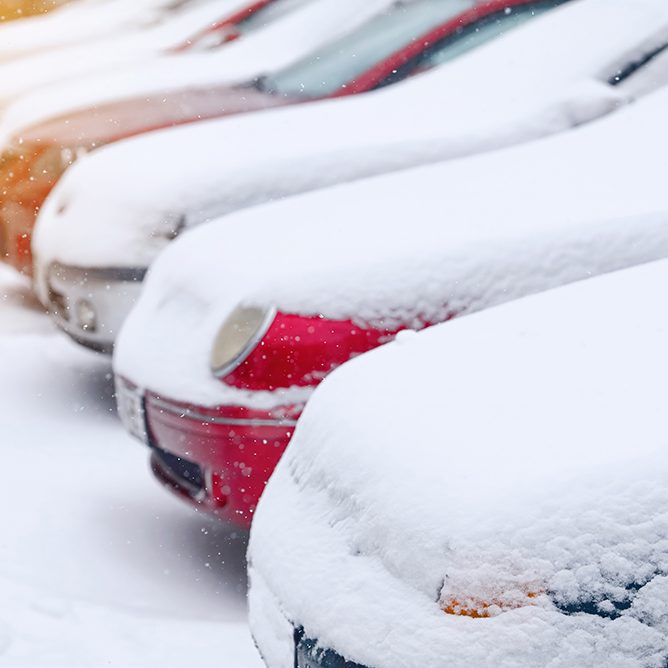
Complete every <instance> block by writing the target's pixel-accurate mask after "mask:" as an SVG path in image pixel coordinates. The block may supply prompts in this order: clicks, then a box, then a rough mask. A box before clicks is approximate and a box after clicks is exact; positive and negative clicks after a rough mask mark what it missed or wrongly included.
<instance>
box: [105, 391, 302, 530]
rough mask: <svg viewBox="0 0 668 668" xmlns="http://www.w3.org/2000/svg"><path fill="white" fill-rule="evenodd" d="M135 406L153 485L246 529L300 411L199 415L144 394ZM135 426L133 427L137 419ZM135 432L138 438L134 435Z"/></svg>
mask: <svg viewBox="0 0 668 668" xmlns="http://www.w3.org/2000/svg"><path fill="white" fill-rule="evenodd" d="M117 386H118V391H119V392H123V391H126V392H127V391H130V392H132V391H133V390H132V389H131V386H130V385H128V384H127V383H125V382H124V381H119V382H118V384H117ZM140 401H141V404H142V406H141V409H140V410H141V411H142V416H141V420H142V422H143V430H144V433H143V437H144V439H145V440H146V441H147V442H148V444H149V445H150V446H151V448H152V450H153V452H152V455H151V468H152V470H153V473H154V475H155V477H156V478H157V479H158V480H159V481H160V482H161V483H162V484H163V485H164V486H165V487H167V488H168V489H170V490H171V491H172V492H174V493H175V494H177V495H178V496H179V497H181V498H183V499H185V500H187V501H189V502H190V503H192V504H194V505H196V506H197V507H198V508H201V509H203V510H206V511H208V512H210V513H212V514H214V515H216V516H217V517H219V518H220V519H222V520H225V521H227V522H231V523H233V524H236V525H239V526H242V527H248V526H250V523H251V520H252V518H253V512H254V511H255V507H256V505H257V502H258V501H259V499H260V496H261V495H262V492H263V491H264V487H265V485H266V484H267V481H268V480H269V476H270V475H271V474H272V472H273V470H274V468H275V467H276V464H277V463H278V460H279V459H280V458H281V455H282V454H283V452H284V451H285V448H286V447H287V445H288V443H289V441H290V438H291V437H292V432H293V430H294V427H295V424H296V420H297V418H298V416H299V414H300V412H301V409H302V406H297V407H289V408H278V409H273V410H269V411H258V410H251V409H248V408H244V407H240V406H218V407H215V408H205V407H199V406H193V405H189V404H184V403H180V402H175V401H172V400H169V399H164V398H162V397H158V396H156V395H155V394H152V393H150V392H147V393H145V395H143V397H142V398H141V400H140ZM135 403H136V402H135ZM119 405H120V402H119ZM126 405H128V404H127V402H126ZM126 410H131V409H126ZM122 417H124V419H125V420H127V419H128V416H127V415H126V416H122ZM134 421H135V425H136V424H137V418H136V416H135V418H134ZM134 432H135V434H137V430H136V428H135V429H134Z"/></svg>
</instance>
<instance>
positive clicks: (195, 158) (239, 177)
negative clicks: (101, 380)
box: [33, 0, 668, 349]
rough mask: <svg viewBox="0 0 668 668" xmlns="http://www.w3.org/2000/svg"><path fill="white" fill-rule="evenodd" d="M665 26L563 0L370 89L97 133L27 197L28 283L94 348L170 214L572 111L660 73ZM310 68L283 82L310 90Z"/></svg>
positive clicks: (590, 113) (517, 129)
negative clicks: (55, 181)
mask: <svg viewBox="0 0 668 668" xmlns="http://www.w3.org/2000/svg"><path fill="white" fill-rule="evenodd" d="M507 20H510V19H509V18H508V19H507ZM511 23H512V22H511ZM598 34H600V35H605V39H592V35H598ZM566 35H568V38H567V39H566V38H565V36H566ZM667 41H668V8H667V7H666V5H665V2H664V0H641V1H640V2H638V3H629V2H627V1H626V0H624V1H621V0H574V1H573V2H570V3H568V4H566V5H565V6H562V7H558V8H556V9H553V10H552V11H550V12H547V13H546V14H545V15H543V16H539V17H537V18H536V19H535V20H533V21H531V22H529V23H528V24H526V25H523V26H518V27H517V28H515V29H514V30H512V31H508V34H505V35H502V36H500V37H498V38H497V39H495V40H492V41H490V42H489V43H487V44H484V45H481V46H480V47H479V48H477V49H475V50H473V51H471V52H470V53H467V54H465V55H464V56H462V57H461V58H458V59H457V61H456V62H452V63H447V64H445V65H443V66H441V67H437V68H434V70H432V71H431V72H427V73H425V74H422V75H421V76H419V77H414V78H412V79H410V80H407V81H404V82H402V83H400V84H399V85H397V86H392V87H390V88H387V89H386V90H380V91H374V92H372V93H369V94H366V95H364V96H358V97H355V98H347V99H339V100H328V101H324V102H318V103H317V104H313V105H301V106H298V107H293V108H291V109H279V110H274V111H272V112H271V113H270V114H254V115H250V116H246V117H243V118H241V117H239V118H232V119H229V118H228V119H225V120H224V121H209V122H205V123H201V124H197V126H192V127H189V128H174V129H170V130H168V131H164V132H159V133H154V134H153V135H152V136H146V137H138V138H134V139H132V140H131V141H128V142H123V143H122V144H121V143H119V144H116V145H114V146H108V147H104V148H102V149H101V150H100V151H96V152H95V153H94V154H92V155H90V156H85V157H84V158H83V159H82V160H81V161H79V163H78V164H77V165H74V167H73V169H70V170H68V172H67V173H66V174H65V175H64V179H62V180H61V182H60V183H59V185H58V187H57V188H56V189H55V190H54V191H53V193H52V195H51V197H49V198H48V200H47V202H46V204H45V206H44V207H43V209H42V212H41V215H40V219H39V225H38V230H37V234H36V236H35V239H34V244H33V251H34V254H35V275H36V287H37V290H38V293H39V294H40V298H41V299H42V301H43V302H44V303H45V304H46V305H47V306H48V307H49V308H50V310H51V311H52V312H54V313H56V314H57V315H56V320H57V322H58V323H59V324H60V326H61V327H63V328H64V329H66V331H68V332H69V333H70V334H72V335H73V336H74V337H75V338H77V339H78V340H79V341H81V342H83V343H87V344H88V345H93V346H95V347H97V348H98V349H99V348H103V349H109V348H111V346H112V344H113V341H114V338H115V336H116V333H117V331H118V328H119V326H120V324H121V323H122V321H123V319H124V317H125V315H126V313H127V311H128V309H129V307H130V305H131V303H132V302H133V300H134V299H135V297H136V294H137V293H138V291H139V286H138V281H140V280H141V278H142V276H143V275H144V272H145V270H146V268H147V267H148V266H149V264H150V263H151V262H152V260H153V259H154V258H155V257H156V256H157V254H158V253H159V252H160V251H161V250H162V249H163V248H165V246H166V245H167V244H168V243H169V242H170V241H171V240H172V238H173V237H174V236H175V235H177V234H178V233H179V231H180V230H181V229H185V228H189V227H192V226H195V225H197V224H199V223H202V222H205V221H208V220H211V219H212V218H214V217H216V216H219V215H222V214H226V213H229V212H231V211H234V210H236V209H240V208H244V207H248V206H251V205H255V204H259V203H262V202H266V201H272V200H275V199H279V198H281V197H283V196H286V195H290V194H295V193H299V192H303V191H308V190H313V189H316V188H320V187H324V186H327V185H331V184H334V183H339V182H345V181H351V180H354V179H356V178H360V177H363V176H368V175H373V174H377V173H383V172H391V171H396V170H399V169H401V168H405V167H409V166H411V165H415V164H420V163H430V162H436V161H439V160H444V159H447V158H454V157H457V156H461V155H466V154H472V153H476V152H482V151H485V150H490V149H494V148H499V147H501V146H504V145H510V144H514V143H519V142H522V141H524V140H529V139H532V138H535V137H539V136H542V135H547V134H551V133H555V132H558V131H560V130H566V129H568V128H571V127H573V126H576V125H580V124H582V123H585V122H587V121H590V120H592V119H595V118H597V117H600V116H602V115H605V114H606V113H608V112H610V111H612V110H614V109H617V108H618V107H619V106H621V105H624V104H626V103H627V102H629V101H630V100H632V99H634V98H635V97H637V96H640V95H642V94H643V93H644V92H646V90H647V89H651V88H653V87H656V86H658V85H660V84H661V83H663V81H664V80H666V79H667V78H668V68H667V67H666V60H665V58H663V59H662V58H661V57H657V54H661V53H663V52H662V49H663V48H664V47H665V45H666V42H667ZM461 43H462V44H463V45H464V46H466V44H467V40H463V41H462V42H461ZM452 48H453V49H454V50H455V51H456V50H457V49H458V48H459V45H458V44H456V43H455V44H453V45H452ZM448 53H449V55H452V51H448ZM527 54H531V57H527ZM314 73H315V74H316V76H313V77H312V78H309V79H308V80H305V79H304V78H301V79H298V80H296V81H293V82H292V83H290V84H289V85H288V83H289V80H288V82H286V84H285V86H286V87H285V88H284V89H283V91H284V92H289V91H291V90H296V89H297V88H301V87H302V86H303V87H304V89H305V90H308V91H310V92H311V93H317V92H318V91H322V88H321V82H322V80H323V77H322V76H321V72H320V70H319V68H317V67H316V68H315V70H314ZM269 85H271V83H269ZM212 144H213V145H215V146H220V147H221V148H220V150H215V151H212V150H211V146H212ZM253 146H259V147H261V150H249V147H253ZM175 156H178V159H174V158H175ZM129 165H132V168H131V169H128V166H129ZM316 219H317V217H316ZM80 300H85V303H84V304H83V306H82V308H83V309H84V312H83V314H82V316H83V317H81V318H80V317H79V316H78V315H77V313H76V308H77V307H76V304H77V303H78V302H79V301H80ZM63 306H65V307H69V311H67V310H65V309H64V308H63ZM58 314H61V315H58ZM62 314H64V315H69V316H70V317H69V319H65V318H64V317H63V315H62ZM93 318H94V319H95V327H92V326H91V323H93V322H94V321H93Z"/></svg>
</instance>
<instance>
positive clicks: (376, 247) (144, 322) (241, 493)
mask: <svg viewBox="0 0 668 668" xmlns="http://www.w3.org/2000/svg"><path fill="white" fill-rule="evenodd" d="M667 112H668V88H664V89H662V90H661V91H659V92H656V93H654V94H652V95H651V96H647V97H646V98H644V99H643V100H642V101H641V102H638V103H637V104H635V105H631V106H629V107H627V108H625V109H623V110H621V111H620V112H618V113H617V114H613V115H610V116H608V117H606V118H604V119H601V120H599V121H596V122H595V123H591V124H588V125H585V126H583V127H581V128H577V129H575V130H573V131H571V132H569V133H564V134H562V135H558V136H554V137H550V138H547V139H543V140H541V141H538V142H533V143H530V144H525V145H522V146H518V147H512V148H508V149H505V150H503V151H497V152H494V153H490V154H487V155H482V156H475V157H470V158H466V159H462V160H458V161H452V162H449V163H444V164H441V165H435V166H428V167H421V168H416V169H413V170H411V171H407V172H404V173H400V174H392V175H385V176H382V177H377V178H375V179H369V180H367V181H359V182H356V183H353V184H347V185H342V186H337V187H335V188H331V189H329V190H324V191H321V192H315V193H309V194H307V195H302V196H301V197H296V198H292V199H289V200H284V201H282V202H278V203H275V204H272V205H266V206H262V207H256V208H254V209H249V210H247V211H242V212H238V213H236V214H234V215H232V216H229V217H228V218H225V219H221V220H220V221H218V222H215V223H211V224H210V225H206V226H201V227H200V228H198V229H195V230H192V231H190V232H188V233H186V234H184V235H183V236H182V237H181V238H180V239H178V240H177V241H176V242H175V243H173V244H172V245H171V246H170V248H168V249H167V250H166V251H165V252H164V253H163V254H162V255H161V256H160V257H159V258H158V259H157V260H156V262H155V263H154V265H153V266H152V268H151V270H150V272H149V275H148V280H147V282H146V285H145V288H144V291H143V293H142V295H141V297H140V299H139V302H138V303H137V305H136V307H135V308H134V310H133V311H132V313H131V314H130V316H129V318H128V319H127V321H126V323H125V325H124V327H123V329H122V330H121V334H120V337H119V339H118V342H117V346H116V350H115V356H114V370H115V373H116V376H117V386H118V390H117V397H118V404H119V413H120V415H121V417H122V418H123V420H124V422H125V424H126V426H127V428H128V429H129V430H130V431H131V432H132V433H134V434H135V435H136V436H137V437H139V438H140V439H141V440H143V441H144V442H146V443H148V444H149V445H151V446H152V449H151V452H152V463H153V470H154V472H155V474H156V476H157V477H158V478H159V479H160V480H161V481H162V482H163V484H165V486H166V487H169V488H170V489H173V490H175V491H177V492H178V493H179V495H180V496H181V497H183V498H185V499H186V500H188V501H190V502H191V503H194V504H195V505H197V506H198V507H199V508H200V509H205V510H208V511H211V512H213V513H215V514H216V515H218V516H220V517H223V518H224V519H226V520H227V521H230V522H235V523H238V524H248V523H249V522H250V520H251V518H252V516H253V511H254V507H255V504H256V503H257V499H258V498H259V496H260V494H261V493H262V490H263V488H264V484H265V483H266V481H267V478H268V477H269V475H270V473H271V471H272V469H273V467H274V466H275V464H276V462H277V461H278V459H279V458H280V456H281V454H282V452H283V450H284V449H285V447H286V445H287V443H288V442H289V440H290V438H291V436H292V432H293V430H294V426H295V423H296V421H297V419H298V418H299V415H300V412H301V410H302V409H303V407H304V405H305V404H306V402H307V401H308V398H309V396H310V395H311V393H312V392H313V390H314V389H315V387H316V386H317V385H318V383H319V382H320V381H321V380H322V379H323V378H324V377H325V376H326V375H327V374H328V373H329V372H330V371H331V370H332V369H333V368H336V367H337V366H339V365H340V364H342V363H345V362H347V361H348V360H349V359H351V358H353V357H355V356H356V355H359V354H361V353H363V352H365V351H368V350H370V349H371V348H374V347H377V346H379V345H381V344H382V343H384V342H386V341H389V340H391V339H393V338H394V337H395V336H396V334H397V333H398V332H399V331H401V330H402V329H405V328H422V327H427V326H429V325H433V324H436V323H440V322H443V321H445V320H448V319H451V318H453V317H455V316H461V315H465V314H467V313H471V312H474V311H479V310H482V309H485V308H489V307H491V306H494V305H497V304H499V303H502V302H504V301H508V300H511V299H515V298H518V297H522V296H524V295H527V294H530V293H535V292H538V291H541V290H546V289H549V288H552V287H555V286H559V285H562V284H565V283H569V282H572V281H576V280H580V279H582V278H586V277H587V276H591V275H595V274H601V273H605V272H610V271H614V270H616V269H620V268H624V267H629V266H633V265H636V264H640V263H643V262H649V261H652V260H655V259H658V258H663V257H668V189H666V187H665V173H666V167H667V166H668V135H666V133H665V132H663V127H664V124H665V117H666V113H667Z"/></svg>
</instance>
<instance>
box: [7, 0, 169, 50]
mask: <svg viewBox="0 0 668 668" xmlns="http://www.w3.org/2000/svg"><path fill="white" fill-rule="evenodd" d="M173 5H174V0H143V1H142V2H137V0H77V1H76V2H71V3H69V4H67V5H65V6H64V7H61V8H59V9H56V10H54V11H52V12H49V13H48V14H44V15H41V16H30V17H27V18H24V19H21V20H20V21H13V22H11V23H7V24H4V25H1V26H0V62H4V61H7V60H11V59H12V58H17V57H19V56H25V55H28V54H31V53H34V52H36V51H42V50H44V49H51V48H54V47H59V46H64V45H68V44H76V43H78V42H90V41H94V40H96V39H99V38H104V37H106V36H108V35H110V34H113V33H114V32H120V31H123V30H127V29H128V28H130V29H132V28H137V27H141V26H148V25H150V24H152V23H156V22H159V21H161V20H163V19H164V18H167V17H169V15H170V13H171V11H172V10H171V7H172V6H173Z"/></svg>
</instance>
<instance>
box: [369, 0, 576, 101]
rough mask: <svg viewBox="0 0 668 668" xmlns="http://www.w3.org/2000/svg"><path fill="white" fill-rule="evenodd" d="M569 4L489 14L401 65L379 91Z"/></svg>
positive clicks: (551, 2) (548, 0) (554, 1)
mask: <svg viewBox="0 0 668 668" xmlns="http://www.w3.org/2000/svg"><path fill="white" fill-rule="evenodd" d="M566 1H567V0H544V1H543V2H535V3H531V4H526V5H516V6H514V7H507V8H506V9H503V10H500V11H498V12H495V13H493V14H489V15H487V16H485V17H483V18H481V19H479V20H478V21H475V22H474V23H471V24H469V25H466V26H462V27H461V28H459V29H458V30H457V31H456V32H455V33H453V34H451V35H448V36H446V37H444V38H443V39H441V40H439V41H438V42H435V43H434V44H433V45H431V46H430V47H429V48H427V49H425V50H424V51H423V52H422V53H421V54H420V55H419V56H416V57H415V58H413V59H411V60H410V61H409V62H407V63H405V64H404V65H402V66H401V67H400V68H398V69H397V70H396V71H395V72H393V73H392V75H391V76H389V77H387V78H386V79H384V80H383V81H382V82H381V83H380V84H378V86H377V88H378V87H380V86H386V85H388V84H390V83H395V82H396V81H398V80H401V79H404V78H405V77H407V76H410V75H413V74H416V73H418V72H422V71H424V70H427V69H431V68H432V67H437V66H439V65H443V64H445V63H447V62H449V61H450V60H454V59H455V58H458V57H459V56H463V55H464V54H465V53H467V52H469V51H472V50H473V49H475V48H477V47H479V46H481V45H482V44H484V43H485V42H490V41H492V40H493V39H495V38H496V37H500V36H501V35H503V34H505V33H506V32H508V31H509V30H512V29H513V28H516V27H518V26H520V25H522V24H523V23H526V22H527V21H528V20H529V19H532V18H534V17H536V16H538V15H540V14H542V13H544V12H546V11H548V10H550V9H553V8H554V7H556V6H557V5H561V4H563V3H564V2H566Z"/></svg>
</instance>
